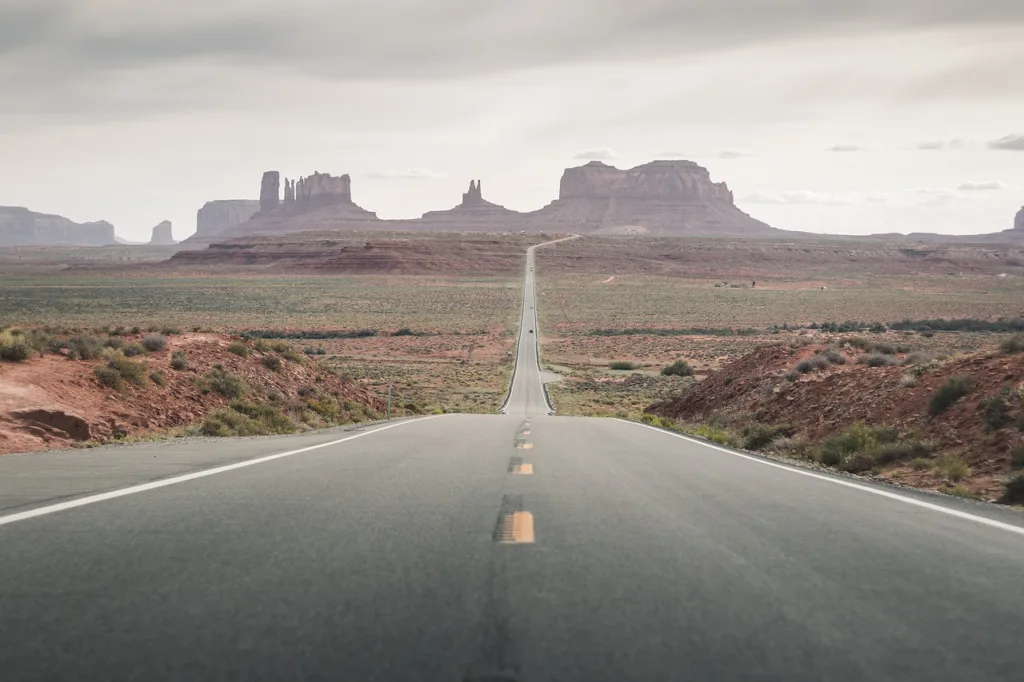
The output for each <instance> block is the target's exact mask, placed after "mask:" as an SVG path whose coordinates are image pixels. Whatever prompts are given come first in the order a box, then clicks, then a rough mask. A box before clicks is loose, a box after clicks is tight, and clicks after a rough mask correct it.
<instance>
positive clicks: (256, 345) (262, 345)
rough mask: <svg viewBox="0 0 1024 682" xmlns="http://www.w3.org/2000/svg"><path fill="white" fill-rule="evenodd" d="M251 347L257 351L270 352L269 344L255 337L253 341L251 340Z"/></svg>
mask: <svg viewBox="0 0 1024 682" xmlns="http://www.w3.org/2000/svg"><path fill="white" fill-rule="evenodd" d="M252 348H253V350H255V351H256V352H257V353H269V352H270V344H269V343H267V342H266V341H264V340H263V339H256V340H255V341H253V342H252Z"/></svg>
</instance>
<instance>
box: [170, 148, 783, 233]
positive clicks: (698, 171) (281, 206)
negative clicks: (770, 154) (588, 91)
mask: <svg viewBox="0 0 1024 682" xmlns="http://www.w3.org/2000/svg"><path fill="white" fill-rule="evenodd" d="M259 206H260V208H259V211H258V212H256V213H255V214H254V215H253V216H252V218H251V219H250V220H248V221H247V222H245V223H242V224H239V225H236V226H234V227H231V228H228V229H225V230H224V231H223V232H222V233H220V235H219V237H218V239H222V238H226V239H231V238H236V237H244V236H250V235H266V234H287V233H292V232H305V231H310V230H338V229H344V230H365V229H383V230H401V231H410V230H412V231H415V230H430V231H493V232H507V231H534V232H538V231H551V232H569V231H573V232H600V233H616V232H624V233H636V232H641V233H652V234H664V235H702V236H713V235H730V236H746V235H750V236H771V235H785V234H787V233H786V232H783V231H781V230H776V229H775V228H773V227H771V226H769V225H767V224H766V223H763V222H761V221H759V220H756V219H754V218H752V217H750V216H749V215H747V214H746V213H744V212H743V211H741V210H740V209H739V208H737V207H736V204H735V202H734V200H733V194H732V192H731V191H730V190H729V188H728V187H727V186H726V184H725V183H722V182H720V183H715V182H712V180H711V175H710V174H709V172H708V170H707V169H706V168H704V167H703V166H700V165H698V164H696V163H694V162H692V161H652V162H650V163H647V164H644V165H641V166H637V167H636V168H631V169H629V170H620V169H618V168H615V167H613V166H609V165H607V164H604V163H602V162H600V161H592V162H590V163H588V164H586V165H584V166H579V167H576V168H569V169H566V170H565V172H564V173H563V175H562V180H561V184H560V187H559V195H558V199H556V200H554V201H553V202H551V203H550V204H548V205H547V206H545V207H544V208H541V209H540V210H537V211H533V212H529V213H521V212H518V211H512V210H509V209H507V208H505V207H503V206H499V205H498V204H495V203H492V202H489V201H487V200H486V199H484V198H483V190H482V183H481V182H480V181H479V180H476V181H472V182H470V185H469V190H468V191H467V192H466V193H465V194H463V196H462V203H460V204H459V205H458V206H455V207H454V208H451V209H448V210H445V211H430V212H428V213H426V214H424V215H423V216H422V217H420V218H417V219H413V220H382V219H380V218H378V217H377V215H376V213H373V212H372V211H368V210H366V209H364V208H362V207H361V206H359V205H358V204H356V203H355V202H354V201H353V200H352V181H351V178H350V177H349V176H348V175H342V176H339V177H335V176H331V175H329V174H325V173H319V172H317V173H314V174H313V175H310V176H308V177H305V178H299V179H297V180H289V179H287V178H286V179H285V181H284V195H283V199H282V194H281V180H280V174H279V173H278V172H277V171H268V172H266V173H264V174H263V178H262V181H261V183H260V201H259ZM188 241H192V242H205V241H210V239H209V236H208V235H206V234H202V233H201V231H198V232H197V233H196V235H195V236H193V237H191V238H190V239H189V240H188Z"/></svg>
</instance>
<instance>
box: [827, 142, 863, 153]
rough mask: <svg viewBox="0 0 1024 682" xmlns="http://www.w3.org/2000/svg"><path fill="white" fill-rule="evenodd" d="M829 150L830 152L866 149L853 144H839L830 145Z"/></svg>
mask: <svg viewBox="0 0 1024 682" xmlns="http://www.w3.org/2000/svg"><path fill="white" fill-rule="evenodd" d="M828 150H829V151H830V152H860V151H864V148H863V147H858V146H856V145H852V144H837V145H835V146H834V147H829V149H828Z"/></svg>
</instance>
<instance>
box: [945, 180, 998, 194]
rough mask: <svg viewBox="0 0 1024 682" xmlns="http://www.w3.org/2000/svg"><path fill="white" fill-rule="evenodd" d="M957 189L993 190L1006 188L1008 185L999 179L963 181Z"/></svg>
mask: <svg viewBox="0 0 1024 682" xmlns="http://www.w3.org/2000/svg"><path fill="white" fill-rule="evenodd" d="M957 189H958V190H960V191H961V192H991V191H997V190H1001V189H1006V185H1004V184H1003V183H1001V182H999V181H998V180H993V181H991V182H964V183H961V184H960V185H959V186H958V187H957Z"/></svg>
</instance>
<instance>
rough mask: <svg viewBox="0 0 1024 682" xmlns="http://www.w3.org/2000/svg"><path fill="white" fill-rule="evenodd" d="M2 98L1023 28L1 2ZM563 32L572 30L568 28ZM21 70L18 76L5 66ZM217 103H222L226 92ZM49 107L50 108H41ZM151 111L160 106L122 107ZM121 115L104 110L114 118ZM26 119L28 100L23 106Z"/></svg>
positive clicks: (890, 6) (410, 8)
mask: <svg viewBox="0 0 1024 682" xmlns="http://www.w3.org/2000/svg"><path fill="white" fill-rule="evenodd" d="M0 5H2V6H0V54H3V55H5V56H6V55H10V56H11V57H12V58H11V59H10V60H8V64H10V65H12V66H9V67H7V68H5V67H0V92H3V93H4V95H5V98H9V99H10V100H12V101H15V100H19V99H20V100H25V99H27V98H30V97H31V98H34V99H35V98H37V99H40V100H41V101H42V102H44V103H51V102H62V101H63V102H66V106H67V108H68V109H69V111H76V110H78V102H77V101H71V100H69V99H67V97H68V95H74V96H75V97H74V98H75V100H85V101H86V102H89V103H92V102H102V101H103V100H104V99H106V98H107V97H108V96H109V92H108V83H107V81H108V80H110V79H112V78H114V77H116V76H118V75H124V74H126V73H132V74H135V75H136V76H137V77H138V80H139V81H140V82H146V79H145V75H146V73H147V72H151V71H153V70H159V69H168V68H181V67H184V66H188V67H189V68H192V69H195V70H196V72H197V73H213V72H216V71H217V69H218V67H224V66H234V67H244V68H246V69H248V70H250V71H252V72H254V73H259V74H266V80H265V83H266V86H267V88H268V89H271V90H272V89H273V83H274V81H275V78H278V77H279V75H280V74H274V73H272V72H273V71H280V72H281V73H284V74H292V75H302V76H303V77H306V78H321V79H324V80H332V81H347V82H354V81H387V80H390V81H411V80H426V81H439V80H455V79H464V78H471V77H480V78H484V77H489V76H493V75H496V74H500V73H506V72H509V71H522V70H526V69H532V68H538V67H551V66H560V65H579V64H593V63H595V62H600V61H604V62H618V63H622V61H623V60H630V61H641V60H648V59H653V58H657V59H662V58H674V57H686V56H688V55H692V54H694V53H699V52H703V51H709V50H722V49H733V48H743V47H748V46H754V45H770V44H783V43H787V42H792V41H795V40H801V39H816V40H820V39H828V38H829V37H833V36H836V37H847V36H858V35H864V34H870V33H876V34H884V33H888V32H892V31H918V32H920V30H924V29H949V28H953V29H958V30H963V29H969V28H971V27H981V26H985V27H990V26H992V25H995V24H1000V25H1002V26H1004V27H1006V28H1007V29H1008V30H1009V29H1013V28H1014V27H1024V3H1020V2H1013V1H1012V0H931V1H930V2H912V3H905V2H904V3H897V2H892V0H860V2H856V3H851V2H849V1H848V0H785V1H781V2H775V3H766V2H764V0H732V1H731V2H728V3H723V2H714V1H713V0H675V1H674V2H665V0H632V1H631V2H629V3H624V2H622V0H562V1H561V2H550V1H548V0H521V1H520V2H517V3H502V2H480V1H479V0H431V1H430V2H423V1H422V0H376V1H374V2H367V1H366V0H337V1H336V2H326V1H325V0H292V1H291V2H289V3H288V5H287V11H282V7H283V5H282V4H281V2H280V0H218V1H217V2H213V3H211V2H204V1H202V0H178V2H173V3H171V2H166V3H154V2H138V0H89V1H88V2H83V1H82V0H3V2H2V3H0ZM570 27H571V28H572V30H567V29H568V28H570ZM13 65H16V68H15V66H13ZM221 86H222V87H221V88H220V90H219V92H220V93H221V96H220V97H219V98H218V99H217V100H215V101H204V100H200V104H203V105H205V108H207V109H208V108H212V107H213V105H214V104H223V103H224V102H225V101H226V100H228V99H229V94H228V93H230V92H231V90H232V87H231V84H230V83H228V82H226V81H225V82H223V83H221ZM47 95H49V99H48V98H47ZM130 103H131V104H133V105H134V106H135V107H137V108H139V109H144V110H146V111H157V112H159V111H161V107H162V106H163V103H162V102H156V103H150V102H148V101H147V99H146V97H144V96H143V97H139V98H138V99H137V101H131V102H130ZM126 104H127V103H125V102H117V103H115V104H113V105H111V106H112V108H113V107H124V106H125V105H126ZM23 106H24V107H27V108H29V109H31V108H32V106H33V104H32V103H31V102H29V103H27V104H25V105H23Z"/></svg>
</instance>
